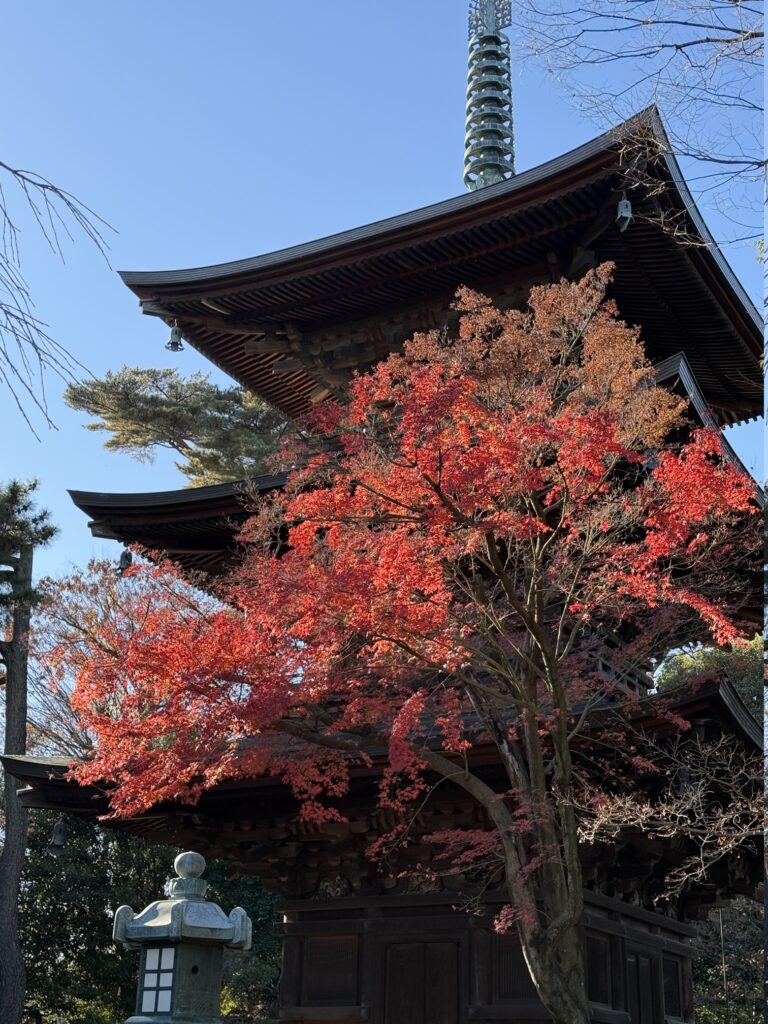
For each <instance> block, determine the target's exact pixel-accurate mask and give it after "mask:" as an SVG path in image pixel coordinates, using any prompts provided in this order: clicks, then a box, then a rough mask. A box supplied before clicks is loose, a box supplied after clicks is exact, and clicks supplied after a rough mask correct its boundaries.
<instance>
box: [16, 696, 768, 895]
mask: <svg viewBox="0 0 768 1024" xmlns="http://www.w3.org/2000/svg"><path fill="white" fill-rule="evenodd" d="M597 715H598V717H599V716H600V712H597ZM672 715H674V716H675V717H677V716H681V717H683V718H685V719H687V720H689V721H692V722H695V724H696V726H697V727H698V728H703V729H705V730H712V735H713V737H714V736H716V735H720V734H726V735H732V736H735V737H737V738H738V739H739V740H740V741H742V742H743V743H745V744H746V746H747V748H748V749H752V750H759V749H760V748H761V743H762V734H761V730H760V728H759V727H758V725H757V723H756V722H755V721H754V719H752V717H751V716H750V714H749V713H748V712H747V710H746V708H745V707H744V705H743V704H742V703H741V701H740V699H739V697H738V695H737V694H736V692H735V691H734V690H733V688H732V687H731V685H730V684H729V683H727V682H725V681H718V680H710V681H708V682H706V683H702V684H695V683H694V684H689V685H687V686H685V687H681V688H680V689H679V690H677V691H672V692H670V693H668V694H664V695H661V696H658V695H656V696H651V697H648V698H646V699H645V700H644V701H641V702H640V704H639V705H636V706H634V709H633V711H632V714H631V717H632V721H633V724H634V725H635V727H636V728H638V729H642V730H643V731H645V732H647V733H649V734H656V735H667V734H669V733H670V732H676V731H677V726H676V725H675V724H674V721H673V720H672V717H671V716H672ZM609 727H610V726H609ZM598 730H599V724H598ZM583 742H584V743H587V744H588V743H589V742H590V740H589V737H588V736H587V735H585V737H584V741H583ZM472 758H473V764H474V766H475V768H476V769H478V770H480V771H481V773H482V772H489V773H491V775H493V773H495V772H496V771H497V770H498V767H497V765H498V757H497V755H496V754H495V748H490V747H489V748H488V749H485V748H475V750H474V751H473V755H472ZM385 760H386V754H385V753H382V755H381V756H378V755H376V754H375V752H373V758H372V760H371V762H370V763H369V764H367V765H363V764H360V765H359V766H358V767H355V768H353V770H352V773H351V780H350V782H351V784H350V791H349V794H348V795H347V796H345V797H344V798H343V800H342V810H343V812H344V814H345V816H346V817H347V819H348V822H349V825H348V826H342V825H339V824H337V823H332V824H330V825H328V826H318V825H307V824H306V823H304V824H302V822H301V821H300V818H299V805H298V803H297V801H296V800H295V799H294V798H293V797H292V796H291V794H290V792H289V791H288V789H287V787H286V786H285V785H284V784H283V783H282V782H280V781H279V780H278V779H275V778H271V777H268V776H260V777H257V778H253V779H233V780H229V781H223V782H219V783H217V784H216V785H215V786H213V787H211V788H210V789H209V790H206V791H205V792H204V793H203V794H202V795H201V797H200V800H199V801H198V802H197V803H196V804H194V805H192V806H188V805H184V804H180V803H175V802H168V801H167V802H162V803H158V804H157V805H155V806H154V807H150V808H148V809H147V810H146V811H145V812H143V813H141V814H139V815H136V816H132V817H125V818H111V817H110V818H106V819H104V820H103V822H102V823H103V824H104V826H105V827H108V828H114V829H117V830H119V831H122V832H127V833H129V834H133V835H138V836H141V837H143V838H144V839H146V840H147V841H149V842H154V843H169V844H171V845H181V846H184V845H188V846H189V845H191V846H192V848H194V849H196V850H199V851H200V852H202V853H204V854H205V855H206V856H211V857H224V858H225V859H226V860H227V861H228V862H229V863H230V866H231V868H232V870H234V871H236V872H238V873H241V874H257V875H259V876H260V877H262V879H263V880H264V881H265V882H266V883H267V884H274V885H275V887H276V888H280V885H279V884H278V883H279V881H280V877H282V875H283V874H284V873H286V872H288V871H290V870H291V863H292V861H296V862H297V864H299V865H300V853H299V850H300V848H301V847H302V846H303V845H304V844H305V843H306V842H313V843H315V844H317V843H320V844H322V843H323V842H326V841H331V843H333V842H335V841H337V840H339V839H340V838H343V836H344V834H345V830H346V832H349V831H351V832H353V833H361V834H362V838H363V839H366V836H365V833H366V832H370V831H371V830H375V829H376V828H380V827H381V821H379V820H378V818H379V815H380V812H378V811H377V810H376V808H375V806H374V805H375V800H374V798H373V795H374V793H375V792H376V788H377V785H378V782H379V780H380V773H381V768H382V764H383V763H384V761H385ZM0 761H2V764H3V767H4V769H5V770H6V771H7V772H8V774H9V775H11V776H13V777H14V778H15V779H17V780H18V782H19V783H20V784H21V785H20V789H19V790H18V792H19V795H20V797H21V800H22V803H23V804H24V805H25V806H27V807H30V808H36V809H51V810H57V811H60V812H63V813H67V814H73V815H75V816H77V817H82V818H87V819H91V820H94V819H96V818H99V817H102V816H103V815H108V814H109V813H110V800H109V789H108V788H105V787H99V786H93V785H89V786H80V785H79V784H78V783H77V782H75V781H74V780H72V779H70V778H68V772H69V767H70V765H71V764H72V759H69V758H66V757H41V756H31V755H27V756H8V755H6V756H3V757H2V758H0ZM448 788H450V787H448ZM440 793H441V794H443V799H447V800H448V801H449V805H450V807H451V808H453V811H452V813H455V811H456V807H458V806H459V803H460V801H459V803H457V798H458V797H460V795H461V794H459V793H458V791H457V792H456V793H455V794H448V795H447V789H446V787H442V788H441V789H440ZM454 805H455V806H454ZM440 806H442V805H440ZM440 806H438V807H437V811H438V813H439V814H442V815H443V816H444V815H445V807H442V810H441V809H440ZM462 806H463V805H462ZM427 811H429V808H427ZM393 824H394V822H393V821H390V822H389V824H388V826H387V827H392V826H393ZM434 827H435V825H434V824H433V825H432V828H431V830H432V831H434ZM442 827H444V823H443V826H442ZM474 827H478V826H477V825H475V826H474ZM427 831H430V829H427ZM366 841H367V840H366ZM640 849H641V851H642V850H643V849H645V847H643V846H642V844H641V847H640ZM657 853H658V851H657ZM672 853H673V854H674V851H672ZM646 855H647V850H646ZM678 855H679V851H678ZM361 856H362V854H361ZM297 858H298V860H297ZM294 866H295V865H294ZM760 868H761V865H760V863H759V859H758V862H757V863H756V864H755V865H754V872H753V874H754V876H755V878H757V877H758V875H759V874H760ZM299 874H300V872H299ZM749 877H750V878H751V877H752V876H751V875H750V876H749ZM745 884H746V885H747V886H749V885H751V884H752V882H750V881H749V878H747V880H746V882H745ZM745 891H746V890H745Z"/></svg>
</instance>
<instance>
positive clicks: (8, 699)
mask: <svg viewBox="0 0 768 1024" xmlns="http://www.w3.org/2000/svg"><path fill="white" fill-rule="evenodd" d="M31 586H32V548H31V547H28V548H24V549H23V550H22V551H21V552H20V555H19V560H18V565H17V567H16V568H15V571H14V579H13V583H12V588H13V590H14V591H15V592H17V593H20V594H25V593H27V592H28V591H29V590H30V588H31ZM29 623H30V610H29V604H28V602H26V601H23V600H22V601H19V602H18V603H17V604H16V606H15V607H14V609H13V615H12V625H11V629H12V633H11V637H10V640H6V641H4V642H3V645H2V655H3V663H4V665H5V673H6V674H5V691H6V692H5V743H4V752H5V753H6V754H24V753H26V747H27V663H28V652H27V634H28V632H29ZM4 798H5V829H4V832H5V834H4V836H3V851H2V853H1V854H0V1021H2V1022H3V1024H19V1021H20V1020H21V1016H22V1013H23V1011H24V994H25V987H26V979H25V973H24V960H23V957H22V953H21V942H20V939H19V920H18V900H19V883H20V880H21V871H22V867H23V865H24V853H25V850H26V845H27V819H28V813H27V810H26V808H24V807H22V805H21V801H20V800H19V798H18V797H17V795H16V781H15V779H12V778H11V777H10V776H8V775H6V777H5V780H4Z"/></svg>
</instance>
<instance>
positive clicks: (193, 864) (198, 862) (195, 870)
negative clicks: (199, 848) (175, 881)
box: [173, 850, 205, 878]
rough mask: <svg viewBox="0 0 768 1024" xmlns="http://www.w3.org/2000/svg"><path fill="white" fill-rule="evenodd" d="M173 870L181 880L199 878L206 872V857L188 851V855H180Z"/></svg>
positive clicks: (174, 863)
mask: <svg viewBox="0 0 768 1024" xmlns="http://www.w3.org/2000/svg"><path fill="white" fill-rule="evenodd" d="M173 870H174V871H175V872H176V874H177V875H178V876H179V878H199V877H200V875H202V873H203V872H204V871H205V857H203V855H202V854H200V853H194V852H193V851H192V850H187V852H186V853H180V854H179V855H178V857H177V858H176V860H175V861H174V862H173Z"/></svg>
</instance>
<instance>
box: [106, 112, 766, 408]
mask: <svg viewBox="0 0 768 1024" xmlns="http://www.w3.org/2000/svg"><path fill="white" fill-rule="evenodd" d="M639 166H641V167H642V168H643V173H642V174H638V173H637V170H638V167H639ZM650 181H653V182H656V183H658V185H659V187H658V188H651V187H649V182H650ZM625 191H626V194H627V197H628V198H630V200H631V202H632V206H633V212H634V220H633V221H632V223H631V224H630V226H629V228H628V229H627V230H625V231H623V232H622V231H620V230H619V226H618V225H617V223H616V206H617V203H618V200H619V198H620V197H621V196H622V194H623V193H624V192H625ZM662 221H664V222H666V223H667V224H669V223H674V230H672V229H670V228H669V227H664V226H662ZM681 237H682V238H684V241H682V242H681V241H680V238H681ZM606 260H610V261H613V262H614V263H615V265H616V272H615V280H614V284H613V286H612V296H613V298H615V299H616V301H617V303H618V306H619V309H620V312H621V315H622V317H623V318H624V319H625V320H627V321H629V322H630V323H634V324H638V325H640V327H641V328H642V335H643V338H644V341H645V344H646V348H647V351H648V353H649V356H650V357H651V358H652V359H653V360H654V361H661V360H663V359H666V358H668V357H669V356H671V355H673V354H675V353H678V352H680V351H683V352H684V353H685V355H686V357H687V359H688V361H689V363H690V366H691V369H692V371H693V373H694V374H695V377H696V380H697V381H698V383H699V386H700V387H701V389H702V391H703V393H704V396H705V398H706V401H707V403H708V404H709V406H710V408H711V409H712V411H713V413H714V415H715V416H716V418H717V419H718V421H719V422H720V423H721V424H729V423H735V422H739V421H741V420H744V419H747V418H750V417H752V416H756V415H758V414H759V412H760V409H761V399H762V381H761V374H760V366H759V359H760V354H761V350H762V322H761V318H760V315H759V313H758V311H757V309H756V308H755V307H754V305H753V303H752V302H751V301H750V299H749V297H748V296H747V294H746V293H745V291H744V289H743V288H742V286H741V285H740V284H739V282H738V280H737V279H736V277H735V275H734V274H733V271H732V270H731V268H730V267H729V266H728V264H727V262H726V261H725V259H724V258H723V255H722V253H721V252H720V251H719V249H718V248H717V246H716V244H715V243H714V241H713V239H712V237H711V235H710V233H709V231H708V230H707V228H706V226H705V224H704V222H703V220H702V218H701V216H700V214H699V212H698V210H697V209H696V207H695V204H694V203H693V200H692V199H691V196H690V194H689V192H688V189H687V187H686V185H685V182H684V180H683V178H682V175H681V173H680V169H679V167H678V165H677V163H676V161H675V159H674V157H673V156H672V155H671V154H670V152H669V146H668V144H667V140H666V135H665V132H664V128H663V126H662V124H661V121H660V119H659V116H658V113H657V112H656V110H655V109H654V108H649V109H648V110H646V111H644V112H643V113H642V114H639V115H638V116H637V117H635V118H632V119H631V120H630V121H627V122H625V123H624V124H622V125H620V126H619V127H618V128H616V129H614V130H612V131H610V132H608V133H606V134H604V135H601V136H600V137H599V138H597V139H594V140H592V141H591V142H588V143H586V144H585V145H583V146H580V147H579V148H578V149H574V150H572V151H571V152H569V153H566V154H564V155H563V156H560V157H558V158H557V159H555V160H551V161H549V162H547V163H545V164H542V165H541V166H539V167H536V168H533V169H531V170H529V171H525V172H523V173H521V174H518V175H516V176H515V177H513V178H511V179H509V180H508V181H503V182H499V183H498V184H496V185H490V186H487V187H486V188H483V189H479V190H477V191H475V192H471V193H467V194H464V195H461V196H457V197H456V198H455V199H449V200H446V201H444V202H441V203H436V204H435V205H433V206H429V207H425V208H424V209H420V210H415V211H412V212H410V213H406V214H402V215H400V216H397V217H391V218H389V219H387V220H383V221H378V222H376V223H373V224H367V225H364V226H363V227H359V228H355V229H353V230H351V231H344V232H341V233H340V234H337V235H332V236H330V237H327V238H323V239H319V240H317V241H314V242H307V243H305V244H303V245H298V246H293V247H291V248H289V249H282V250H279V251H277V252H273V253H268V254H266V255H263V256H257V257H254V258H252V259H246V260H238V261H236V262H234V263H224V264H220V265H218V266H213V267H202V268H197V269H189V270H171V271H156V272H139V273H135V272H125V273H122V274H121V276H122V279H123V280H124V282H125V283H126V284H127V285H128V287H129V288H130V289H131V290H132V291H133V292H134V293H135V294H136V295H137V296H138V297H139V299H140V300H141V304H142V308H143V310H144V312H146V313H148V314H150V315H153V316H158V317H160V318H161V319H163V320H164V321H165V322H166V323H168V324H172V323H173V322H174V321H178V324H179V326H180V327H181V329H182V333H183V336H184V338H185V339H186V340H187V341H189V342H190V343H191V344H192V345H193V346H194V347H195V348H197V349H198V350H199V351H200V352H201V353H202V354H203V355H205V356H206V357H207V358H208V359H210V360H211V361H212V362H213V363H215V364H216V365H218V366H219V367H220V368H221V369H222V370H224V371H225V372H226V373H228V374H229V375H230V376H232V377H233V378H234V379H235V380H237V381H238V382H239V383H240V384H242V385H243V386H244V387H246V388H248V389H249V390H250V391H252V392H254V393H255V394H258V395H260V396H261V397H263V398H264V399H265V400H266V401H267V402H269V403H270V404H272V405H274V406H276V407H277V408H279V409H280V410H282V411H283V412H284V413H285V414H286V415H288V416H289V417H291V418H297V417H300V416H301V415H303V414H304V413H306V412H307V411H308V410H309V408H310V407H311V404H312V402H313V401H316V400H319V399H322V398H323V397H325V396H327V395H328V394H329V393H332V392H333V390H334V388H336V387H338V386H340V385H341V384H343V382H344V381H345V380H346V379H347V378H348V376H349V374H350V372H351V371H352V370H353V369H358V368H359V369H362V368H365V366H367V365H370V364H371V363H372V362H374V361H376V360H377V359H380V358H382V357H383V356H385V355H386V354H387V352H388V351H391V350H392V349H393V348H395V347H397V346H398V345H399V344H400V343H401V342H402V340H403V339H404V338H405V337H408V336H409V335H410V334H412V333H413V331H414V330H420V329H424V328H425V327H429V326H439V324H440V323H441V322H443V320H444V319H445V316H444V314H445V315H449V312H448V311H449V305H450V300H451V298H452V296H453V293H454V292H455V289H456V288H457V287H458V286H459V285H462V284H465V285H469V286H471V287H475V288H477V289H479V290H481V291H485V292H486V293H487V294H489V295H491V296H492V297H493V298H494V299H496V300H497V301H501V302H506V303H507V304H511V303H516V302H520V301H522V299H523V298H524V296H525V294H527V291H526V289H527V288H530V285H531V284H533V283H535V282H536V281H546V280H550V279H553V278H558V277H559V276H561V275H563V274H564V275H566V276H574V275H577V274H578V273H579V272H580V270H581V269H583V268H585V267H587V266H589V265H593V264H595V263H600V262H603V261H606Z"/></svg>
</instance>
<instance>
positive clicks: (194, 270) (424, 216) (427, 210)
mask: <svg viewBox="0 0 768 1024" xmlns="http://www.w3.org/2000/svg"><path fill="white" fill-rule="evenodd" d="M640 127H650V128H652V130H653V131H654V132H655V133H656V134H657V135H658V136H659V138H660V141H662V139H664V140H665V139H666V133H665V132H664V129H663V126H662V124H661V119H660V117H659V114H658V111H657V110H656V108H655V107H647V108H646V109H645V110H643V111H641V112H640V113H639V114H636V115H635V116H634V117H631V118H629V119H628V120H626V121H624V122H623V123H622V124H620V125H617V126H616V127H615V128H612V129H610V130H609V131H607V132H604V133H603V134H602V135H599V136H598V137H597V138H595V139H591V140H590V141H589V142H585V143H584V144H583V145H581V146H577V147H576V148H575V149H571V150H569V151H568V152H567V153H563V154H562V155H561V156H558V157H555V158H554V159H552V160H547V161H546V162H545V163H543V164H539V165H538V166H536V167H532V168H530V169H529V170H527V171H522V172H521V173H520V174H516V175H514V177H512V178H508V179H507V180H505V181H500V182H497V183H496V184H495V185H487V186H486V187H485V188H482V189H477V190H475V191H474V192H466V193H463V194H462V195H459V196H454V197H452V198H451V199H444V200H441V201H440V202H438V203H432V204H431V205H429V206H423V207H420V208H419V209H417V210H411V211H409V212H408V213H401V214H397V215H396V216H394V217H387V218H385V219H384V220H378V221H373V222H372V223H370V224H364V225H361V226H360V227H356V228H350V229H348V230H346V231H340V232H338V233H336V234H333V235H326V236H325V237H323V238H318V239H315V240H313V241H311V242H303V243H301V244H300V245H293V246H290V247H288V248H286V249H277V250H275V251H274V252H269V253H264V254H263V255H260V256H252V257H249V258H247V259H242V260H234V261H232V262H229V263H218V264H214V265H213V266H208V267H189V268H186V269H181V270H148V271H144V270H140V271H130V270H127V271H119V272H118V273H119V274H120V277H121V279H122V280H123V282H124V283H125V284H126V285H128V287H129V288H131V289H132V290H134V291H137V290H141V289H144V288H152V287H153V286H165V285H177V284H194V283H197V282H200V283H201V284H202V283H204V282H205V283H208V282H212V281H217V280H220V279H222V278H228V277H236V276H239V275H241V274H247V273H249V272H253V271H258V270H267V269H270V270H271V269H273V268H275V267H278V266H280V265H282V264H288V263H293V262H297V261H299V260H302V259H306V258H307V257H308V256H316V255H320V254H322V253H324V252H329V251H332V250H334V249H341V248H343V247H344V246H346V245H352V244H355V243H358V242H363V241H370V240H373V239H375V238H376V237H378V236H385V235H388V234H390V233H394V232H396V231H398V230H399V229H404V228H408V229H411V228H414V227H418V226H419V225H421V224H426V223H429V222H430V221H432V220H437V219H438V218H440V217H444V216H445V215H446V214H453V213H459V212H461V211H464V210H468V209H470V210H471V209H473V208H474V207H482V206H485V205H487V204H488V203H489V202H491V201H493V200H494V199H498V198H500V197H503V196H508V195H513V194H515V193H516V192H520V191H524V190H525V189H526V188H529V187H530V186H532V185H535V184H538V183H541V182H544V181H546V180H547V179H548V178H551V177H554V176H555V175H556V174H558V173H560V172H562V171H566V170H568V169H569V168H571V167H575V166H577V165H578V164H580V163H582V162H584V161H585V160H588V159H590V158H592V157H595V156H598V155H600V154H601V153H607V152H609V151H610V150H611V148H612V147H613V146H614V145H615V143H616V139H617V138H618V137H625V136H626V135H627V134H628V133H630V132H632V131H633V130H637V129H638V128H640Z"/></svg>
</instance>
